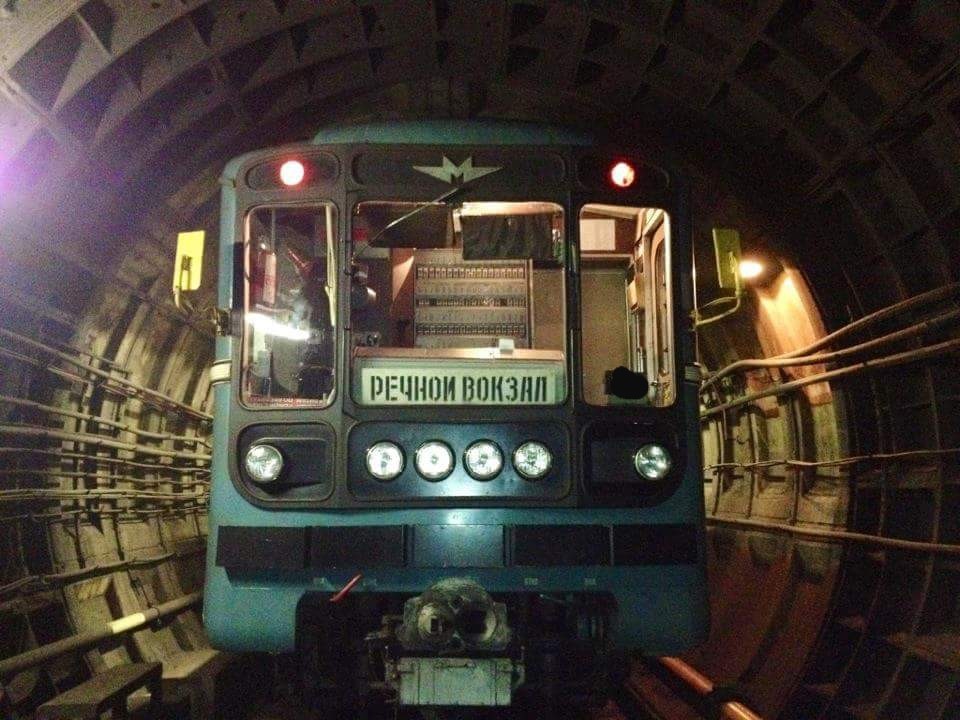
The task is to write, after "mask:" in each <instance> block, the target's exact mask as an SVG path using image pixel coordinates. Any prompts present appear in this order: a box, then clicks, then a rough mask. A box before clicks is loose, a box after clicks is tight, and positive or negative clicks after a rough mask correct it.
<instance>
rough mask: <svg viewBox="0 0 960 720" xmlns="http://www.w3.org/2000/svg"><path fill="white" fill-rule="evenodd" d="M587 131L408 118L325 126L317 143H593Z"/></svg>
mask: <svg viewBox="0 0 960 720" xmlns="http://www.w3.org/2000/svg"><path fill="white" fill-rule="evenodd" d="M594 142H595V140H594V138H593V136H592V135H591V134H590V133H588V132H585V131H583V130H577V129H574V128H564V127H558V126H555V125H543V124H539V123H530V122H521V121H511V120H407V121H400V122H375V123H363V124H357V125H339V126H333V127H329V128H323V129H321V130H320V131H319V132H318V133H317V134H316V135H315V136H314V138H313V143H314V144H316V145H347V144H384V145H386V144H389V145H420V144H423V145H428V144H429V145H593V144H594Z"/></svg>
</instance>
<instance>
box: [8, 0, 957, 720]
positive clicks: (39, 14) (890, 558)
mask: <svg viewBox="0 0 960 720" xmlns="http://www.w3.org/2000/svg"><path fill="white" fill-rule="evenodd" d="M958 65H960V2H957V0H939V1H929V0H589V1H588V0H582V1H574V0H568V1H559V2H547V1H545V0H543V1H541V0H480V1H479V2H471V1H468V0H397V1H395V2H394V1H390V2H386V1H384V2H378V1H374V0H351V1H348V0H333V1H331V2H324V3H316V2H310V1H308V0H131V1H125V0H84V1H82V2H64V1H60V0H0V366H2V370H0V667H2V662H3V661H4V660H5V659H9V658H14V657H16V656H18V655H21V654H23V653H26V652H28V651H31V650H33V649H36V648H42V647H43V646H47V645H49V644H51V643H55V642H58V641H62V640H64V639H66V638H71V637H75V636H81V635H84V634H85V633H94V632H97V631H98V629H100V628H102V627H103V626H105V625H106V624H107V623H111V622H113V621H116V620H118V619H120V618H127V617H128V616H131V615H135V614H137V613H143V612H146V611H147V610H148V609H150V608H157V607H166V608H173V609H172V610H170V611H169V612H170V614H169V615H168V616H165V617H163V618H160V619H156V618H154V620H155V621H154V622H152V623H150V624H147V625H143V626H142V627H140V628H139V629H136V630H134V631H133V632H131V633H128V634H125V635H123V636H122V638H119V639H116V638H115V639H105V640H104V641H103V642H100V643H98V644H95V645H93V646H89V647H87V649H85V650H84V651H82V652H80V651H73V652H70V653H67V654H62V655H59V656H57V657H55V658H52V659H51V660H49V661H47V662H44V663H42V664H38V665H35V666H32V667H30V668H29V669H25V670H23V671H22V672H18V673H16V674H12V675H10V676H9V677H0V681H2V685H0V687H2V690H0V714H3V713H7V714H8V715H9V716H10V717H16V718H21V717H23V718H25V717H32V716H33V715H32V713H33V712H34V710H35V709H36V708H37V707H38V706H39V705H41V704H42V703H44V702H46V701H48V700H50V699H51V698H53V697H54V696H56V695H58V694H59V693H63V692H65V691H67V690H69V689H70V688H71V687H74V686H76V685H78V684H80V683H82V682H84V681H85V680H87V679H88V678H90V677H92V676H93V675H95V674H97V673H100V672H102V671H104V670H105V669H107V668H110V667H114V666H118V665H124V664H126V663H131V662H146V661H163V662H164V663H165V668H166V665H167V664H169V665H170V666H171V667H173V668H176V669H177V671H178V672H181V673H182V674H183V675H188V674H190V672H191V671H192V670H193V669H196V668H199V667H200V666H203V665H205V664H208V663H215V662H217V659H216V658H215V657H214V656H215V654H216V653H215V652H214V651H212V650H211V649H210V648H209V644H208V642H207V640H206V637H205V635H204V630H203V626H202V619H201V616H200V612H199V610H198V609H197V607H196V600H197V595H196V593H199V592H200V591H201V590H202V587H203V577H204V540H205V537H206V533H207V518H206V507H207V490H208V486H209V460H210V455H211V452H212V450H213V438H212V436H211V424H210V420H211V412H212V395H211V380H210V375H209V371H210V366H211V363H212V361H213V358H214V335H215V333H214V330H213V327H212V325H211V324H210V323H209V322H208V321H207V319H206V318H205V317H204V316H202V315H201V314H199V313H189V312H185V311H183V310H181V309H178V308H177V307H175V305H174V303H173V299H172V294H171V290H170V278H171V275H172V271H173V257H174V251H175V244H176V237H177V233H178V232H179V231H180V230H193V229H201V228H202V229H204V230H206V233H207V237H208V238H213V239H215V238H217V236H218V232H219V231H218V223H219V211H220V182H219V177H220V173H221V171H222V170H223V167H224V165H225V163H226V162H227V161H228V160H229V159H231V158H233V157H235V156H237V155H240V154H241V153H244V152H247V151H249V150H253V149H256V148H262V147H267V146H273V145H280V144H283V143H287V142H293V141H299V140H306V139H309V138H310V137H312V136H313V134H314V133H315V132H316V131H317V129H318V128H321V127H324V126H330V125H338V124H351V123H358V122H370V121H388V122H389V121H395V120H418V119H464V120H465V119H511V120H527V121H538V122H548V123H551V124H555V125H564V126H571V127H574V128H583V129H590V130H592V131H593V132H595V133H597V134H598V135H601V136H603V137H607V138H610V139H612V140H614V141H616V142H629V143H633V144H637V145H640V146H642V147H644V148H647V149H649V150H650V152H652V153H660V154H665V155H667V156H669V157H671V158H673V159H674V161H675V162H676V163H677V164H678V166H679V167H682V168H683V169H684V170H685V171H686V172H687V173H689V175H690V177H691V183H692V214H693V225H694V226H693V236H694V255H695V260H696V265H697V277H696V287H697V294H698V301H699V302H700V304H701V305H702V304H704V303H706V302H709V301H711V300H713V299H715V298H716V297H717V296H718V291H717V290H716V287H717V277H716V269H715V264H714V260H713V255H712V253H713V250H712V244H711V242H712V241H711V229H712V228H715V227H727V228H737V229H738V230H739V232H740V234H741V237H742V242H743V246H744V252H745V254H746V255H747V256H749V257H752V258H755V259H758V260H761V261H762V262H763V263H764V264H765V267H767V268H774V270H773V271H772V272H770V273H769V274H768V276H767V277H764V278H761V280H760V281H758V282H757V283H754V284H751V285H749V286H748V288H747V290H746V293H745V296H744V303H743V307H742V308H741V309H740V310H739V311H738V312H737V313H735V314H733V315H731V316H730V317H728V318H724V319H722V320H721V321H718V322H714V323H710V324H706V325H704V326H703V327H702V328H700V330H699V332H698V345H699V352H700V355H701V362H702V364H703V366H704V369H705V376H706V377H709V374H710V373H714V372H716V371H717V370H719V369H721V368H727V367H728V366H731V364H732V363H737V362H739V361H744V360H750V359H758V358H759V359H761V360H762V359H764V358H772V357H775V356H780V355H783V354H785V353H791V352H794V351H797V352H796V353H795V354H805V355H809V354H811V353H810V351H809V350H802V349H803V348H805V347H806V348H809V347H811V346H813V345H814V344H815V343H816V341H817V340H819V339H820V338H824V337H828V338H829V339H828V340H827V341H825V342H823V343H820V344H819V345H817V348H818V349H817V351H816V352H820V353H824V354H826V356H825V357H823V358H820V359H819V360H817V359H816V358H815V359H814V360H813V361H810V362H808V363H807V364H804V365H797V366H793V365H791V366H777V365H776V364H771V363H763V362H754V363H748V364H746V365H745V366H737V367H735V368H734V369H732V370H731V371H730V372H729V374H726V375H725V376H723V377H717V378H715V379H714V378H711V380H710V382H709V383H708V385H705V386H704V389H703V394H702V397H701V400H702V406H701V426H702V434H703V445H704V459H703V465H704V492H705V499H706V502H705V511H706V523H707V547H708V570H709V583H710V586H709V589H710V605H711V616H712V626H711V631H710V635H709V638H708V640H707V641H706V642H705V643H704V644H703V645H701V646H700V647H698V648H696V649H694V650H693V651H691V652H689V653H687V654H686V655H684V657H683V659H684V661H686V662H687V663H689V664H690V665H691V666H693V667H694V668H696V669H697V670H699V671H700V672H701V673H703V675H705V676H706V677H708V678H710V679H711V680H712V681H713V682H714V683H717V684H719V685H722V686H731V687H736V688H738V689H739V690H740V691H742V693H743V694H744V696H745V697H747V698H749V703H750V707H751V708H752V709H753V710H754V711H755V712H757V713H758V714H759V715H761V716H762V717H765V718H783V719H784V720H806V719H812V718H827V719H832V718H837V719H841V720H847V719H849V720H853V719H857V720H860V719H863V720H867V719H870V720H872V719H878V720H880V719H884V720H886V719H896V718H931V719H940V718H942V719H944V720H948V719H950V718H960V473H958V467H960V465H958V459H960V366H958V363H957V351H958V349H960V332H958V324H957V319H958V317H960V312H958V305H957V302H958V300H957V298H958V296H960V66H958ZM216 265H217V262H216V242H215V241H214V242H208V244H207V249H206V255H205V257H204V277H203V290H201V292H200V293H199V295H198V296H197V298H196V300H195V301H194V304H195V305H196V306H197V307H203V306H211V305H215V303H216V300H215V294H214V291H215V288H216V279H215V272H216ZM891 336H892V337H891ZM848 348H854V349H853V350H851V351H850V352H846V353H845V352H840V353H837V354H836V355H835V356H834V355H830V354H829V353H833V352H835V351H840V350H843V349H848ZM801 351H802V352H801ZM782 386H785V387H782ZM178 603H179V604H178ZM654 665H655V663H654ZM230 667H233V668H234V671H233V672H234V678H233V682H234V685H235V687H234V690H233V697H234V701H235V702H236V697H237V696H238V693H239V696H240V697H242V695H243V692H244V680H243V673H244V672H247V671H246V670H243V671H239V670H236V667H237V666H236V665H234V666H228V667H226V669H225V670H224V673H225V674H227V675H229V673H230V672H231V670H230ZM165 672H166V669H165ZM273 679H274V680H275V679H276V677H275V676H274V678H273ZM264 682H267V681H266V680H264ZM628 684H629V685H630V687H631V688H632V691H633V692H634V693H635V694H636V695H637V696H638V697H639V698H640V699H641V701H642V702H643V704H644V706H645V707H646V711H645V712H648V713H650V714H651V716H653V717H664V718H697V717H702V714H701V711H702V709H703V708H699V707H696V706H695V704H694V705H691V704H690V703H689V702H686V701H683V700H680V699H678V697H677V695H676V693H675V688H674V684H673V683H672V681H671V680H670V679H669V678H667V677H665V676H664V674H663V673H662V672H658V671H657V670H656V668H654V667H653V666H652V665H650V664H644V663H638V664H637V665H636V666H635V667H634V669H633V670H632V673H631V675H630V678H629V680H628ZM191 687H193V686H191ZM238 688H239V689H238ZM191 692H193V691H192V690H191ZM228 694H229V693H228ZM198 712H206V711H205V710H204V711H198ZM221 712H223V711H222V710H221ZM238 712H239V711H238ZM197 716H198V717H206V716H208V715H206V714H200V715H197ZM211 716H212V715H211ZM224 716H225V717H226V716H229V717H237V716H238V715H224Z"/></svg>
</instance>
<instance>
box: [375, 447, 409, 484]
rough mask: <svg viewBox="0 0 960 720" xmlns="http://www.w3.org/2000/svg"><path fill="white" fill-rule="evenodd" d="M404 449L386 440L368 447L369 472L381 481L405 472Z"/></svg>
mask: <svg viewBox="0 0 960 720" xmlns="http://www.w3.org/2000/svg"><path fill="white" fill-rule="evenodd" d="M403 466H404V459H403V450H401V449H400V446H399V445H397V444H396V443H392V442H388V441H386V440H384V441H382V442H378V443H375V444H374V445H371V446H370V447H369V448H368V449H367V472H369V473H370V474H371V475H373V477H374V478H376V479H377V480H379V481H380V482H389V481H390V480H393V479H394V478H396V477H397V476H398V475H400V473H402V472H403Z"/></svg>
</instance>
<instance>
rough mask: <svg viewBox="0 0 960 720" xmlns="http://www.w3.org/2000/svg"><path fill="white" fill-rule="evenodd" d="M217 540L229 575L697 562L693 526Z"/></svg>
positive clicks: (401, 529) (268, 533) (271, 533)
mask: <svg viewBox="0 0 960 720" xmlns="http://www.w3.org/2000/svg"><path fill="white" fill-rule="evenodd" d="M217 540H218V542H217V565H219V566H221V567H224V568H226V569H227V570H228V571H234V572H251V571H265V570H280V571H296V570H304V569H320V568H333V569H342V570H349V571H355V570H362V569H364V568H378V567H394V568H396V567H410V568H497V567H597V566H601V567H602V566H611V565H612V566H617V567H629V566H644V565H678V564H693V563H696V562H697V559H698V552H697V528H696V526H695V525H662V524H661V525H612V526H611V525H513V526H504V525H407V526H402V525H382V526H371V525H362V526H356V527H353V526H339V527H333V526H327V527H306V528H275V527H239V526H221V527H220V529H219V535H218V538H217Z"/></svg>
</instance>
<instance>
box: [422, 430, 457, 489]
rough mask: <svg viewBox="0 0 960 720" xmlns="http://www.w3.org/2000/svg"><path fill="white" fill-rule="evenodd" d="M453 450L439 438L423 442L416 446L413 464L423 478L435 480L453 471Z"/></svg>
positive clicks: (441, 478)
mask: <svg viewBox="0 0 960 720" xmlns="http://www.w3.org/2000/svg"><path fill="white" fill-rule="evenodd" d="M453 464H454V460H453V450H451V449H450V446H449V445H447V444H446V443H444V442H440V441H439V440H431V441H429V442H425V443H424V444H423V445H421V446H420V447H419V448H417V454H416V456H415V457H414V465H415V466H416V468H417V472H418V473H420V477H422V478H423V479H424V480H430V481H431V482H437V481H438V480H443V479H444V478H445V477H446V476H447V475H449V474H450V473H451V472H453Z"/></svg>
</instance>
